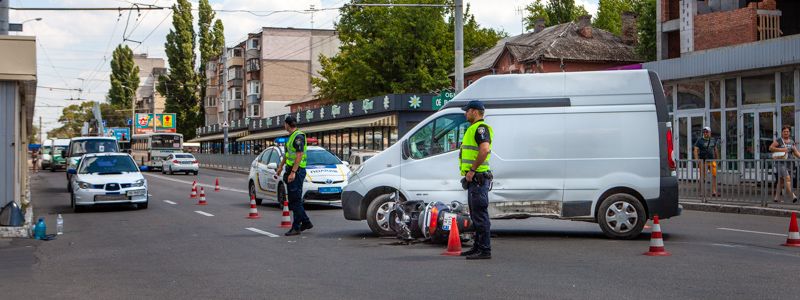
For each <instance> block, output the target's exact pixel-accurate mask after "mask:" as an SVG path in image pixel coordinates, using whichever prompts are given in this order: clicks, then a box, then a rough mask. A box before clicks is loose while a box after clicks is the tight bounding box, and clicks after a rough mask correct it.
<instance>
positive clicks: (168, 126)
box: [134, 114, 176, 134]
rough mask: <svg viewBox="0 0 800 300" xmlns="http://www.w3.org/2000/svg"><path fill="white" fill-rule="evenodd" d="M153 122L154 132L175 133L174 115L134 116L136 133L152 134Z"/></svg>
mask: <svg viewBox="0 0 800 300" xmlns="http://www.w3.org/2000/svg"><path fill="white" fill-rule="evenodd" d="M154 121H155V130H156V132H175V123H176V120H175V114H156V117H155V119H154V118H153V114H136V120H134V123H135V124H136V133H137V134H139V133H150V132H153V122H154Z"/></svg>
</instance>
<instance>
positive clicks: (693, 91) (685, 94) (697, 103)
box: [678, 82, 706, 109]
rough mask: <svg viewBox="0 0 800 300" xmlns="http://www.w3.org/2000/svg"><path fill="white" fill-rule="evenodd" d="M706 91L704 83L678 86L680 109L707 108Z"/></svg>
mask: <svg viewBox="0 0 800 300" xmlns="http://www.w3.org/2000/svg"><path fill="white" fill-rule="evenodd" d="M705 91H706V85H705V83H703V82H694V83H684V84H678V109H696V108H705V107H706V101H705V99H706V97H705V94H706V92H705Z"/></svg>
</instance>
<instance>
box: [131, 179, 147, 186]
mask: <svg viewBox="0 0 800 300" xmlns="http://www.w3.org/2000/svg"><path fill="white" fill-rule="evenodd" d="M145 183H146V181H144V179H139V180H137V181H134V182H133V184H131V186H132V187H143V186H144V184H145Z"/></svg>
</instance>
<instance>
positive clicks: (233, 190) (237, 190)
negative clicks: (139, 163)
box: [142, 173, 249, 194]
mask: <svg viewBox="0 0 800 300" xmlns="http://www.w3.org/2000/svg"><path fill="white" fill-rule="evenodd" d="M142 174H145V175H147V176H153V177H155V178H159V179H164V180H168V181H172V182H178V183H184V184H192V182H191V181H186V180H180V179H175V178H169V177H167V176H161V175H156V174H149V173H142ZM197 186H202V187H207V188H214V185H212V184H204V183H198V184H197ZM219 189H220V190H223V191H230V192H236V193H242V194H249V192H248V191H246V190H239V189H232V188H227V187H222V186H220V187H219Z"/></svg>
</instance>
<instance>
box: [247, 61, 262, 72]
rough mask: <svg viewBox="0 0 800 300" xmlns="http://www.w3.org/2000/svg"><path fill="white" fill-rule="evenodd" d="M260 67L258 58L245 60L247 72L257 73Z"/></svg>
mask: <svg viewBox="0 0 800 300" xmlns="http://www.w3.org/2000/svg"><path fill="white" fill-rule="evenodd" d="M259 69H260V66H259V64H258V58H253V59H248V60H247V72H253V71H258V70H259Z"/></svg>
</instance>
